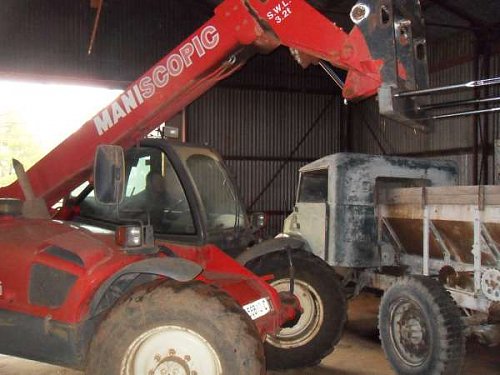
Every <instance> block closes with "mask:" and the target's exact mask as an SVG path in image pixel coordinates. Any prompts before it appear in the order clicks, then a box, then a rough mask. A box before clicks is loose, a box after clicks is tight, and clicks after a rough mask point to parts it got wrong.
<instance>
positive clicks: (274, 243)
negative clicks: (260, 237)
mask: <svg viewBox="0 0 500 375" xmlns="http://www.w3.org/2000/svg"><path fill="white" fill-rule="evenodd" d="M304 244H305V242H304V241H303V240H301V239H298V238H293V237H277V238H273V239H271V240H266V241H263V242H261V243H259V244H257V245H255V246H252V247H251V248H250V249H248V250H246V251H244V252H243V253H241V254H240V255H239V256H238V257H237V258H236V261H237V262H238V263H239V264H242V265H245V264H247V263H248V262H249V261H251V260H253V259H257V258H260V257H261V256H263V255H267V254H271V253H275V252H277V251H282V250H286V249H290V250H300V249H303V248H304Z"/></svg>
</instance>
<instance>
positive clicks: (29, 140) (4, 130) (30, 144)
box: [0, 110, 44, 186]
mask: <svg viewBox="0 0 500 375" xmlns="http://www.w3.org/2000/svg"><path fill="white" fill-rule="evenodd" d="M43 155H44V152H43V150H42V148H41V147H40V145H39V144H38V143H37V142H36V139H35V137H34V136H33V135H32V134H30V133H29V132H27V131H26V129H25V127H24V123H23V121H22V119H21V116H19V114H18V113H17V112H15V111H13V110H11V111H7V112H3V113H0V186H7V185H9V184H10V183H12V182H14V181H15V180H16V175H15V172H14V169H13V167H12V159H13V158H15V159H17V160H19V161H20V162H21V163H23V165H24V168H25V169H26V170H28V169H29V168H30V167H31V166H32V165H33V164H35V163H36V162H37V161H38V160H40V159H41V158H42V156H43Z"/></svg>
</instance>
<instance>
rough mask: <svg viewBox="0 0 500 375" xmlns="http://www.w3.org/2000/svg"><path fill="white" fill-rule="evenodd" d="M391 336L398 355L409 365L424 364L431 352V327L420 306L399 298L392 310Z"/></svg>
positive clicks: (390, 321)
mask: <svg viewBox="0 0 500 375" xmlns="http://www.w3.org/2000/svg"><path fill="white" fill-rule="evenodd" d="M389 324H390V337H391V341H392V346H393V347H394V348H395V350H396V353H397V355H398V356H399V357H400V358H401V360H402V361H403V362H404V363H406V364H407V365H408V366H412V367H417V366H420V365H422V364H423V363H424V362H425V361H426V360H427V358H428V357H429V354H430V352H431V351H430V341H429V333H430V329H429V326H428V322H427V320H426V319H425V316H424V315H423V314H422V310H421V309H420V307H419V306H418V305H417V304H415V303H414V302H413V301H410V300H407V299H399V300H398V301H396V302H395V303H394V304H393V305H392V306H391V310H390V320H389Z"/></svg>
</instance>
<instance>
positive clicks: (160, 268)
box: [89, 257, 203, 316]
mask: <svg viewBox="0 0 500 375" xmlns="http://www.w3.org/2000/svg"><path fill="white" fill-rule="evenodd" d="M202 271H203V268H202V267H201V266H200V265H199V264H197V263H194V262H192V261H189V260H187V259H182V258H171V257H168V258H150V259H145V260H142V261H140V262H136V263H133V264H131V265H129V266H127V267H125V268H123V269H121V270H120V271H118V272H117V273H115V274H114V275H113V276H111V277H110V278H108V279H107V280H106V281H105V282H104V283H103V284H102V285H101V286H100V287H99V289H98V290H97V292H96V293H95V295H94V297H93V298H92V302H91V304H90V307H89V316H93V315H94V313H95V312H96V311H97V309H98V306H99V303H100V302H101V299H102V297H103V296H104V294H105V293H106V291H107V290H108V288H109V287H110V286H111V285H112V284H113V283H114V282H115V281H116V280H118V279H119V278H120V277H122V276H124V275H127V274H134V273H135V274H145V275H151V276H164V277H168V278H170V279H174V280H177V281H181V282H186V281H190V280H193V279H194V278H195V277H196V276H198V275H199V274H200V273H201V272H202Z"/></svg>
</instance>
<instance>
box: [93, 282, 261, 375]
mask: <svg viewBox="0 0 500 375" xmlns="http://www.w3.org/2000/svg"><path fill="white" fill-rule="evenodd" d="M86 373H87V374H89V375H90V374H92V375H160V374H179V375H193V374H198V375H202V374H204V375H222V374H224V375H225V374H249V375H263V374H264V373H265V361H264V352H263V347H262V342H261V340H260V337H259V335H258V333H257V329H256V327H255V325H254V323H253V322H252V321H251V319H250V317H249V316H248V315H247V314H246V313H245V312H244V310H243V309H242V308H241V307H240V306H239V305H238V304H237V303H236V302H235V301H234V300H233V299H232V298H230V297H229V296H228V295H227V294H225V293H223V292H221V291H220V290H218V289H217V288H215V287H213V286H210V285H206V284H203V283H201V282H197V281H193V282H187V283H179V282H176V281H172V280H169V281H163V282H160V283H154V284H151V285H149V286H141V287H139V288H138V289H137V290H135V291H134V292H133V293H131V294H130V295H129V296H128V297H126V298H123V299H122V300H121V301H120V302H119V303H118V304H117V306H115V307H114V308H113V309H112V310H111V311H110V312H109V314H108V316H107V317H106V318H105V320H104V321H103V322H102V323H101V324H100V326H99V329H98V331H97V334H96V335H95V337H94V338H93V340H92V343H91V346H90V351H89V357H88V365H87V368H86Z"/></svg>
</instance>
